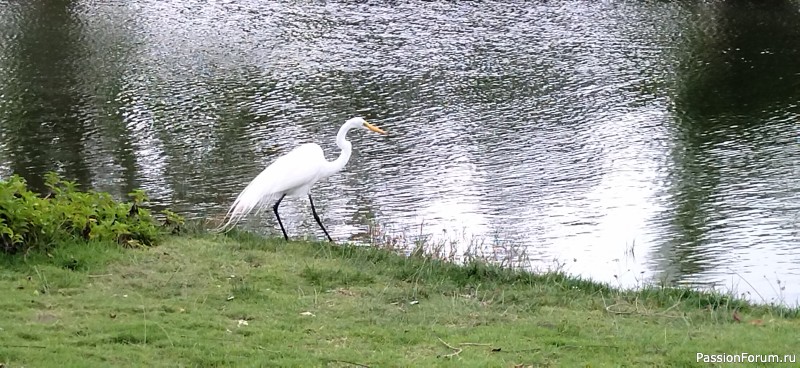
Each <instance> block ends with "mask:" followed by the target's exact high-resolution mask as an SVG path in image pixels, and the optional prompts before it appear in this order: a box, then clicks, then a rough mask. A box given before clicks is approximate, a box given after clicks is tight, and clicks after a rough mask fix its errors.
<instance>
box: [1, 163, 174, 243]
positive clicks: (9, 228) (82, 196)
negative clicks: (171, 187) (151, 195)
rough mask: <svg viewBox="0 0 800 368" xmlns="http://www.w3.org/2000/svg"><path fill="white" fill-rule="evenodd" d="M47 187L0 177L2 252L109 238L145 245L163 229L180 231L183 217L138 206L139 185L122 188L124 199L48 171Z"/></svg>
mask: <svg viewBox="0 0 800 368" xmlns="http://www.w3.org/2000/svg"><path fill="white" fill-rule="evenodd" d="M45 183H46V185H47V188H48V189H49V193H47V194H46V195H45V196H43V197H42V196H40V195H38V194H36V193H34V192H32V191H30V190H29V189H28V187H27V184H26V182H25V179H23V178H22V177H20V176H18V175H14V176H12V177H11V178H9V179H8V180H3V181H0V247H1V249H2V251H4V252H6V253H18V252H25V253H27V252H29V251H30V250H32V249H41V250H47V249H50V248H52V247H54V246H55V245H56V244H59V243H63V242H72V241H76V240H83V241H101V242H104V241H113V242H116V243H118V244H121V245H124V246H128V247H139V246H151V245H153V244H154V243H155V242H156V241H157V239H158V238H159V236H160V235H163V234H164V233H165V232H171V233H175V232H178V231H180V227H181V225H182V224H183V219H182V218H181V217H180V216H178V215H176V214H175V213H173V212H170V211H164V213H163V214H164V216H165V221H164V223H163V224H159V223H158V222H157V221H156V220H155V218H154V217H153V215H152V214H151V212H150V210H148V209H146V208H144V207H143V206H145V205H146V203H147V200H148V198H147V196H146V195H145V193H144V192H143V191H141V190H135V191H133V192H131V193H130V194H128V196H129V197H130V202H120V201H116V200H114V198H112V197H111V195H110V194H108V193H101V192H95V191H92V190H89V191H85V192H84V191H80V190H78V185H77V184H76V183H75V182H71V181H67V180H64V179H62V178H61V177H60V176H59V175H58V174H56V173H53V172H51V173H49V174H47V176H46V180H45Z"/></svg>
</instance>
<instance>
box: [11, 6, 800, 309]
mask: <svg viewBox="0 0 800 368" xmlns="http://www.w3.org/2000/svg"><path fill="white" fill-rule="evenodd" d="M797 24H800V5H798V4H797V2H794V1H785V2H781V1H775V2H771V3H770V5H768V6H767V5H753V4H748V3H746V2H736V3H735V4H732V3H722V2H720V3H715V4H681V3H667V2H655V1H644V2H595V1H547V2H527V1H526V2H523V1H516V2H515V1H505V2H480V3H473V2H417V1H374V2H365V3H362V2H350V1H348V2H328V3H326V4H320V3H317V2H306V1H191V0H186V1H178V0H173V1H162V0H159V1H155V0H151V1H147V0H129V1H66V0H61V1H48V2H16V1H3V0H0V125H2V132H1V133H0V134H1V135H0V169H1V170H2V175H3V176H4V177H5V176H7V175H10V174H11V173H19V174H21V175H24V176H25V177H26V178H28V180H29V182H30V183H31V184H32V185H34V186H37V187H40V186H41V180H40V179H39V178H38V176H40V174H41V173H43V172H45V171H48V170H52V169H57V170H59V171H61V172H63V173H64V174H65V175H67V176H68V177H71V178H75V179H77V180H78V181H80V182H82V183H84V184H87V185H91V186H93V187H95V188H98V189H102V190H108V191H111V192H112V193H114V194H115V195H119V196H121V195H123V194H124V193H126V192H127V191H130V190H131V189H133V188H135V187H142V188H144V189H145V190H147V191H148V193H149V194H150V195H151V197H152V199H153V200H154V202H155V203H156V204H158V205H162V206H167V205H168V206H171V207H173V208H175V209H178V210H180V211H181V212H183V213H184V214H187V215H189V216H198V217H199V216H204V217H217V216H219V215H220V214H222V213H224V212H225V210H226V209H227V206H228V205H230V203H231V201H232V199H233V198H234V197H235V195H236V194H237V192H238V191H239V190H241V189H242V188H244V186H245V185H246V184H247V182H248V181H249V180H250V179H251V178H253V177H254V176H255V175H256V174H257V173H258V172H259V171H260V170H262V169H263V167H264V166H265V165H267V164H269V163H270V162H271V161H272V160H273V159H275V158H276V157H277V156H278V155H280V154H282V153H286V152H288V150H290V149H291V148H292V147H294V146H295V145H297V144H299V143H303V142H307V141H314V142H317V143H319V144H320V145H321V146H322V147H323V148H324V149H325V151H326V154H327V155H328V158H329V159H333V158H334V157H335V155H337V154H338V149H337V148H336V145H335V144H334V136H335V134H336V131H337V130H338V128H339V126H340V125H341V124H342V123H343V122H344V121H345V120H346V119H347V118H349V117H351V116H354V115H362V116H364V117H366V118H367V119H368V120H370V121H371V122H373V123H375V124H376V125H378V126H380V127H382V128H384V129H385V130H387V131H388V132H390V134H389V135H388V136H377V135H375V134H370V133H364V132H352V133H351V134H350V136H349V137H350V140H351V141H352V142H353V144H354V147H355V152H354V154H353V157H352V158H351V160H350V163H349V164H348V166H347V167H346V169H345V170H344V171H343V172H342V173H340V174H338V175H336V176H333V177H331V178H330V179H329V180H327V181H325V182H322V183H320V184H318V186H317V187H315V189H314V191H313V194H314V196H315V204H316V205H317V209H318V210H319V211H320V213H321V215H322V217H323V219H324V221H325V222H326V223H327V227H328V230H329V231H330V232H331V235H333V236H334V237H335V238H336V239H339V240H346V239H358V238H359V236H362V235H363V234H365V233H366V232H367V231H368V224H370V223H378V224H381V226H382V227H383V229H385V231H388V232H391V233H393V234H407V235H409V236H416V235H419V234H426V235H428V236H430V237H432V239H438V240H454V239H456V240H459V241H460V243H461V244H462V246H465V244H469V243H470V242H477V241H483V242H484V244H486V245H492V246H495V247H496V248H497V249H498V250H499V251H500V252H502V251H504V250H508V248H509V247H515V248H516V249H518V250H519V249H523V248H524V249H525V250H526V251H527V254H528V255H529V257H530V258H531V260H532V263H531V266H532V267H537V268H547V267H551V266H553V265H557V266H559V267H564V268H565V269H566V270H567V271H570V272H573V273H576V274H581V275H584V276H587V277H592V278H594V279H597V280H601V281H608V282H611V283H613V284H621V285H623V286H635V285H637V284H639V283H641V282H644V281H651V280H656V281H664V282H668V283H673V284H685V285H695V286H700V287H710V286H714V287H719V288H723V289H726V290H727V289H735V290H736V291H737V292H743V293H751V296H752V297H753V298H754V299H756V300H762V299H763V300H768V301H769V300H778V299H783V300H785V301H787V302H788V303H795V302H796V301H797V300H798V299H800V286H798V284H799V283H800V269H799V268H798V266H797V265H798V264H800V249H799V248H800V234H798V232H799V231H800V183H799V181H798V177H799V176H800V164H799V163H798V160H799V159H800V124H798V121H800V120H798V118H799V115H800V107H799V106H798V101H799V100H800V63H798V62H797V61H798V60H800V50H799V48H800V28H799V27H797ZM281 211H282V217H283V218H284V221H285V224H286V225H287V228H288V230H289V232H290V233H291V234H293V235H294V236H303V235H310V236H320V235H321V234H320V231H319V230H318V229H317V228H316V224H315V223H314V221H313V218H312V217H311V216H310V207H309V205H308V203H307V202H306V201H304V200H301V199H292V200H287V201H284V204H283V205H282V207H281ZM248 225H249V226H253V227H256V228H259V229H262V230H263V231H265V232H269V233H275V232H276V231H278V232H279V230H278V228H277V224H276V222H275V221H274V219H273V218H272V217H271V216H264V217H263V218H257V219H254V221H251V222H250V223H249V224H248Z"/></svg>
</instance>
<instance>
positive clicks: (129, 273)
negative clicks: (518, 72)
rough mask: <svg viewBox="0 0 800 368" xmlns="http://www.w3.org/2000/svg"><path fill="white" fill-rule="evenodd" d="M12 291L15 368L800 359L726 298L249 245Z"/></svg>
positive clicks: (80, 249)
mask: <svg viewBox="0 0 800 368" xmlns="http://www.w3.org/2000/svg"><path fill="white" fill-rule="evenodd" d="M0 290H2V297H0V363H3V364H4V366H5V367H9V368H12V367H22V366H25V367H64V366H66V367H70V366H80V367H114V366H116V367H133V366H148V367H181V366H185V367H189V366H192V367H218V366H247V367H250V366H275V367H290V366H296V367H325V366H329V367H350V366H358V364H360V365H364V366H370V367H409V366H419V367H429V366H444V367H515V366H520V365H522V366H525V367H527V366H534V367H542V366H545V367H547V366H552V367H573V366H591V367H606V366H608V367H612V366H613V367H618V366H629V367H643V366H648V367H658V366H662V367H667V366H668V367H681V366H703V367H707V366H714V364H707V363H696V354H697V353H698V352H702V353H706V354H719V353H731V354H739V353H742V352H747V353H750V354H780V355H781V356H782V355H783V354H795V353H798V351H797V350H796V349H797V346H800V335H798V334H797V331H798V329H800V320H798V318H797V317H798V311H797V310H796V309H788V308H780V307H775V306H755V305H750V304H748V303H746V302H743V301H740V300H736V299H732V298H730V297H729V296H727V295H720V294H706V293H699V292H692V291H688V290H675V289H662V288H652V289H646V290H639V291H630V292H624V291H619V290H616V289H612V288H609V287H607V286H604V285H601V284H596V283H593V282H589V281H584V280H580V279H575V278H570V277H566V276H564V275H562V274H558V273H551V274H546V275H531V274H527V273H520V272H514V271H510V270H503V269H499V268H496V267H492V266H487V265H485V264H480V263H474V264H470V265H467V266H456V265H453V264H449V263H443V262H439V261H434V260H431V259H427V258H424V257H412V258H404V257H400V256H397V255H395V254H393V253H390V252H388V251H383V250H377V249H371V248H357V247H351V246H331V245H328V244H323V243H307V242H290V243H285V242H284V241H283V240H282V239H281V240H277V239H263V238H260V237H256V236H253V235H249V234H241V233H239V234H231V235H228V236H219V235H217V236H215V235H195V236H184V237H172V238H169V239H167V241H166V242H165V243H164V244H163V245H161V246H158V247H154V248H148V249H120V248H118V247H116V246H113V245H103V244H92V245H85V244H84V245H79V244H73V245H65V246H63V247H60V248H58V249H57V250H55V251H53V252H51V254H49V255H30V256H29V257H27V258H22V257H20V256H14V257H12V256H2V257H0ZM734 310H738V312H737V313H738V316H740V319H741V320H742V322H737V321H734V319H733V317H732V316H733V312H734ZM448 345H449V347H448ZM793 365H795V364H785V366H793ZM771 366H781V365H780V364H777V365H775V364H772V365H771Z"/></svg>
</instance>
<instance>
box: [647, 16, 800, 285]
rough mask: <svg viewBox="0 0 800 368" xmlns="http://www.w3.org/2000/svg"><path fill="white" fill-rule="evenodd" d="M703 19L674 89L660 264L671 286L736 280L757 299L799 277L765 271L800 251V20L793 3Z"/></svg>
mask: <svg viewBox="0 0 800 368" xmlns="http://www.w3.org/2000/svg"><path fill="white" fill-rule="evenodd" d="M699 10H700V11H701V12H700V15H699V19H696V20H694V22H696V24H697V26H696V27H693V28H692V30H693V32H692V33H688V37H687V41H688V42H687V47H688V48H687V52H686V53H685V54H684V55H683V56H682V60H681V64H680V67H679V68H678V74H679V80H680V83H679V84H678V85H677V88H676V90H675V105H674V111H675V117H676V120H675V122H676V125H675V127H676V129H675V134H676V136H677V137H676V139H675V142H676V143H677V144H676V145H675V147H674V150H673V152H672V154H671V155H672V157H673V159H674V165H675V169H674V171H673V172H674V177H673V178H672V180H671V183H672V184H671V187H670V188H669V191H670V197H669V198H670V199H669V200H670V201H671V202H673V203H674V204H673V205H672V206H670V207H669V208H668V209H667V210H666V211H665V214H664V217H665V218H671V219H672V220H668V221H667V223H671V224H672V227H673V228H674V231H673V232H672V233H673V234H675V236H674V237H672V239H671V241H669V242H665V243H664V244H662V246H661V249H662V253H663V254H664V256H663V257H661V258H660V259H658V261H657V262H658V263H659V268H660V269H662V270H663V271H662V272H663V274H664V277H665V278H667V279H671V280H673V281H674V280H680V281H683V282H688V283H703V282H710V281H717V282H718V278H716V277H702V276H701V277H698V276H699V275H716V276H722V275H726V274H728V273H730V272H736V273H737V276H740V277H744V279H745V280H749V281H750V282H754V283H757V284H758V285H759V286H762V287H761V288H760V289H761V290H762V292H763V289H766V288H767V287H768V284H767V283H765V282H763V281H764V280H763V276H764V275H765V274H766V276H767V277H768V280H769V281H771V282H772V284H773V286H774V287H775V288H776V289H777V288H779V286H778V280H780V279H785V278H793V277H795V276H792V275H796V274H797V270H796V269H792V268H790V269H782V270H781V271H782V272H780V274H779V273H778V272H775V273H773V272H770V271H772V269H771V267H775V263H782V262H786V261H787V260H786V258H785V254H786V253H787V252H789V251H790V250H793V249H796V246H797V244H798V236H797V230H798V212H797V209H798V204H799V202H798V198H800V197H799V196H798V189H800V186H798V182H797V179H798V174H800V170H798V166H797V162H798V158H800V155H798V146H800V142H799V140H800V131H798V124H797V115H798V113H800V109H798V105H797V102H798V100H800V64H798V63H797V62H795V60H798V59H800V43H798V40H800V30H798V29H797V27H795V26H794V24H797V22H798V21H800V11H798V8H797V4H792V3H789V2H774V3H770V4H769V5H766V4H763V3H751V2H730V3H728V2H725V3H718V4H714V5H710V6H704V7H700V9H699ZM777 244H783V245H787V247H786V248H784V249H785V250H783V251H781V250H779V249H776V245H777ZM777 248H782V247H781V246H778V247H777ZM719 253H727V254H728V255H729V257H719V256H718V254H719ZM731 258H733V259H734V262H733V263H732V262H731ZM759 264H764V265H767V266H766V268H762V267H760V266H758V265H759ZM737 266H738V267H737ZM765 271H767V272H765ZM775 271H777V270H775Z"/></svg>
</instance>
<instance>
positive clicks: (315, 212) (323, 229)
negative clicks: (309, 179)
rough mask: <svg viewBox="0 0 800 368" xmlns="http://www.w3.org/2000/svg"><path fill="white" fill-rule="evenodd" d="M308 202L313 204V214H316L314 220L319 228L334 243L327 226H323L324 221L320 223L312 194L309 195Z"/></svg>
mask: <svg viewBox="0 0 800 368" xmlns="http://www.w3.org/2000/svg"><path fill="white" fill-rule="evenodd" d="M308 201H309V202H311V213H313V214H314V220H317V223H318V224H319V227H321V228H322V231H323V232H324V233H325V236H327V237H328V240H330V242H331V243H333V239H331V236H330V235H328V230H325V226H322V221H320V219H319V216H318V215H317V209H316V208H314V200H313V199H311V194H309V195H308Z"/></svg>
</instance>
